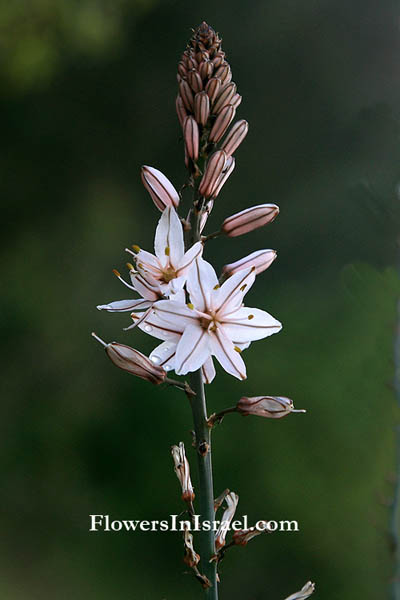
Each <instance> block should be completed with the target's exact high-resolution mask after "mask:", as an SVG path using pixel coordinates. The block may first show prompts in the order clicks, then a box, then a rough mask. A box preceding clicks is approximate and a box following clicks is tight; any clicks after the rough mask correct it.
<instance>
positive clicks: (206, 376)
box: [201, 356, 216, 383]
mask: <svg viewBox="0 0 400 600" xmlns="http://www.w3.org/2000/svg"><path fill="white" fill-rule="evenodd" d="M201 372H202V374H203V381H204V383H211V382H212V381H213V379H214V377H215V375H216V372H215V367H214V361H213V359H212V358H211V356H210V358H207V360H206V362H205V363H204V365H203V366H202V367H201Z"/></svg>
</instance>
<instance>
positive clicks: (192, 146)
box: [183, 116, 199, 162]
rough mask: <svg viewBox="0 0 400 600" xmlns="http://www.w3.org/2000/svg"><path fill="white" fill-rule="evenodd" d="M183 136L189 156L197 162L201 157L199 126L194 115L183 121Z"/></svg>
mask: <svg viewBox="0 0 400 600" xmlns="http://www.w3.org/2000/svg"><path fill="white" fill-rule="evenodd" d="M183 137H184V140H185V146H186V149H187V153H188V156H190V158H191V159H192V160H193V162H196V161H197V159H198V158H199V127H198V125H197V123H196V121H195V119H194V118H193V117H192V116H189V117H186V119H185V120H184V122H183Z"/></svg>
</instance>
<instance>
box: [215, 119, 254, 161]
mask: <svg viewBox="0 0 400 600" xmlns="http://www.w3.org/2000/svg"><path fill="white" fill-rule="evenodd" d="M248 130H249V124H248V122H247V121H245V120H244V119H242V120H241V121H237V122H236V123H235V124H234V125H233V126H232V128H231V130H230V131H229V132H228V134H227V136H226V138H225V140H224V142H223V144H222V146H221V148H222V150H225V152H226V153H227V155H228V156H230V155H231V154H233V153H234V152H235V151H236V150H237V149H238V148H239V146H240V144H241V143H242V142H243V140H244V138H245V137H246V135H247V132H248Z"/></svg>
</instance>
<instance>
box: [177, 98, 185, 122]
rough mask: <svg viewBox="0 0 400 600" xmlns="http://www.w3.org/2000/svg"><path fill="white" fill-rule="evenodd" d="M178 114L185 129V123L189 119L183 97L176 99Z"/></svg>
mask: <svg viewBox="0 0 400 600" xmlns="http://www.w3.org/2000/svg"><path fill="white" fill-rule="evenodd" d="M176 114H177V115H178V119H179V123H180V124H181V127H183V121H184V120H185V118H186V117H187V112H186V108H185V105H184V103H183V100H182V98H181V96H177V97H176Z"/></svg>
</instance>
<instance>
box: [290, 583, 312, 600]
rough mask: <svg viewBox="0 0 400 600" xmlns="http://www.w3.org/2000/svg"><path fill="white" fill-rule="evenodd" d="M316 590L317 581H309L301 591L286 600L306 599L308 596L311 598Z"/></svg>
mask: <svg viewBox="0 0 400 600" xmlns="http://www.w3.org/2000/svg"><path fill="white" fill-rule="evenodd" d="M314 590H315V583H312V582H311V581H307V583H306V585H304V586H303V587H302V588H301V590H300V591H299V592H296V593H295V594H292V595H291V596H288V597H287V598H286V600H305V599H306V598H309V597H310V596H311V594H312V593H313V592H314Z"/></svg>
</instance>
